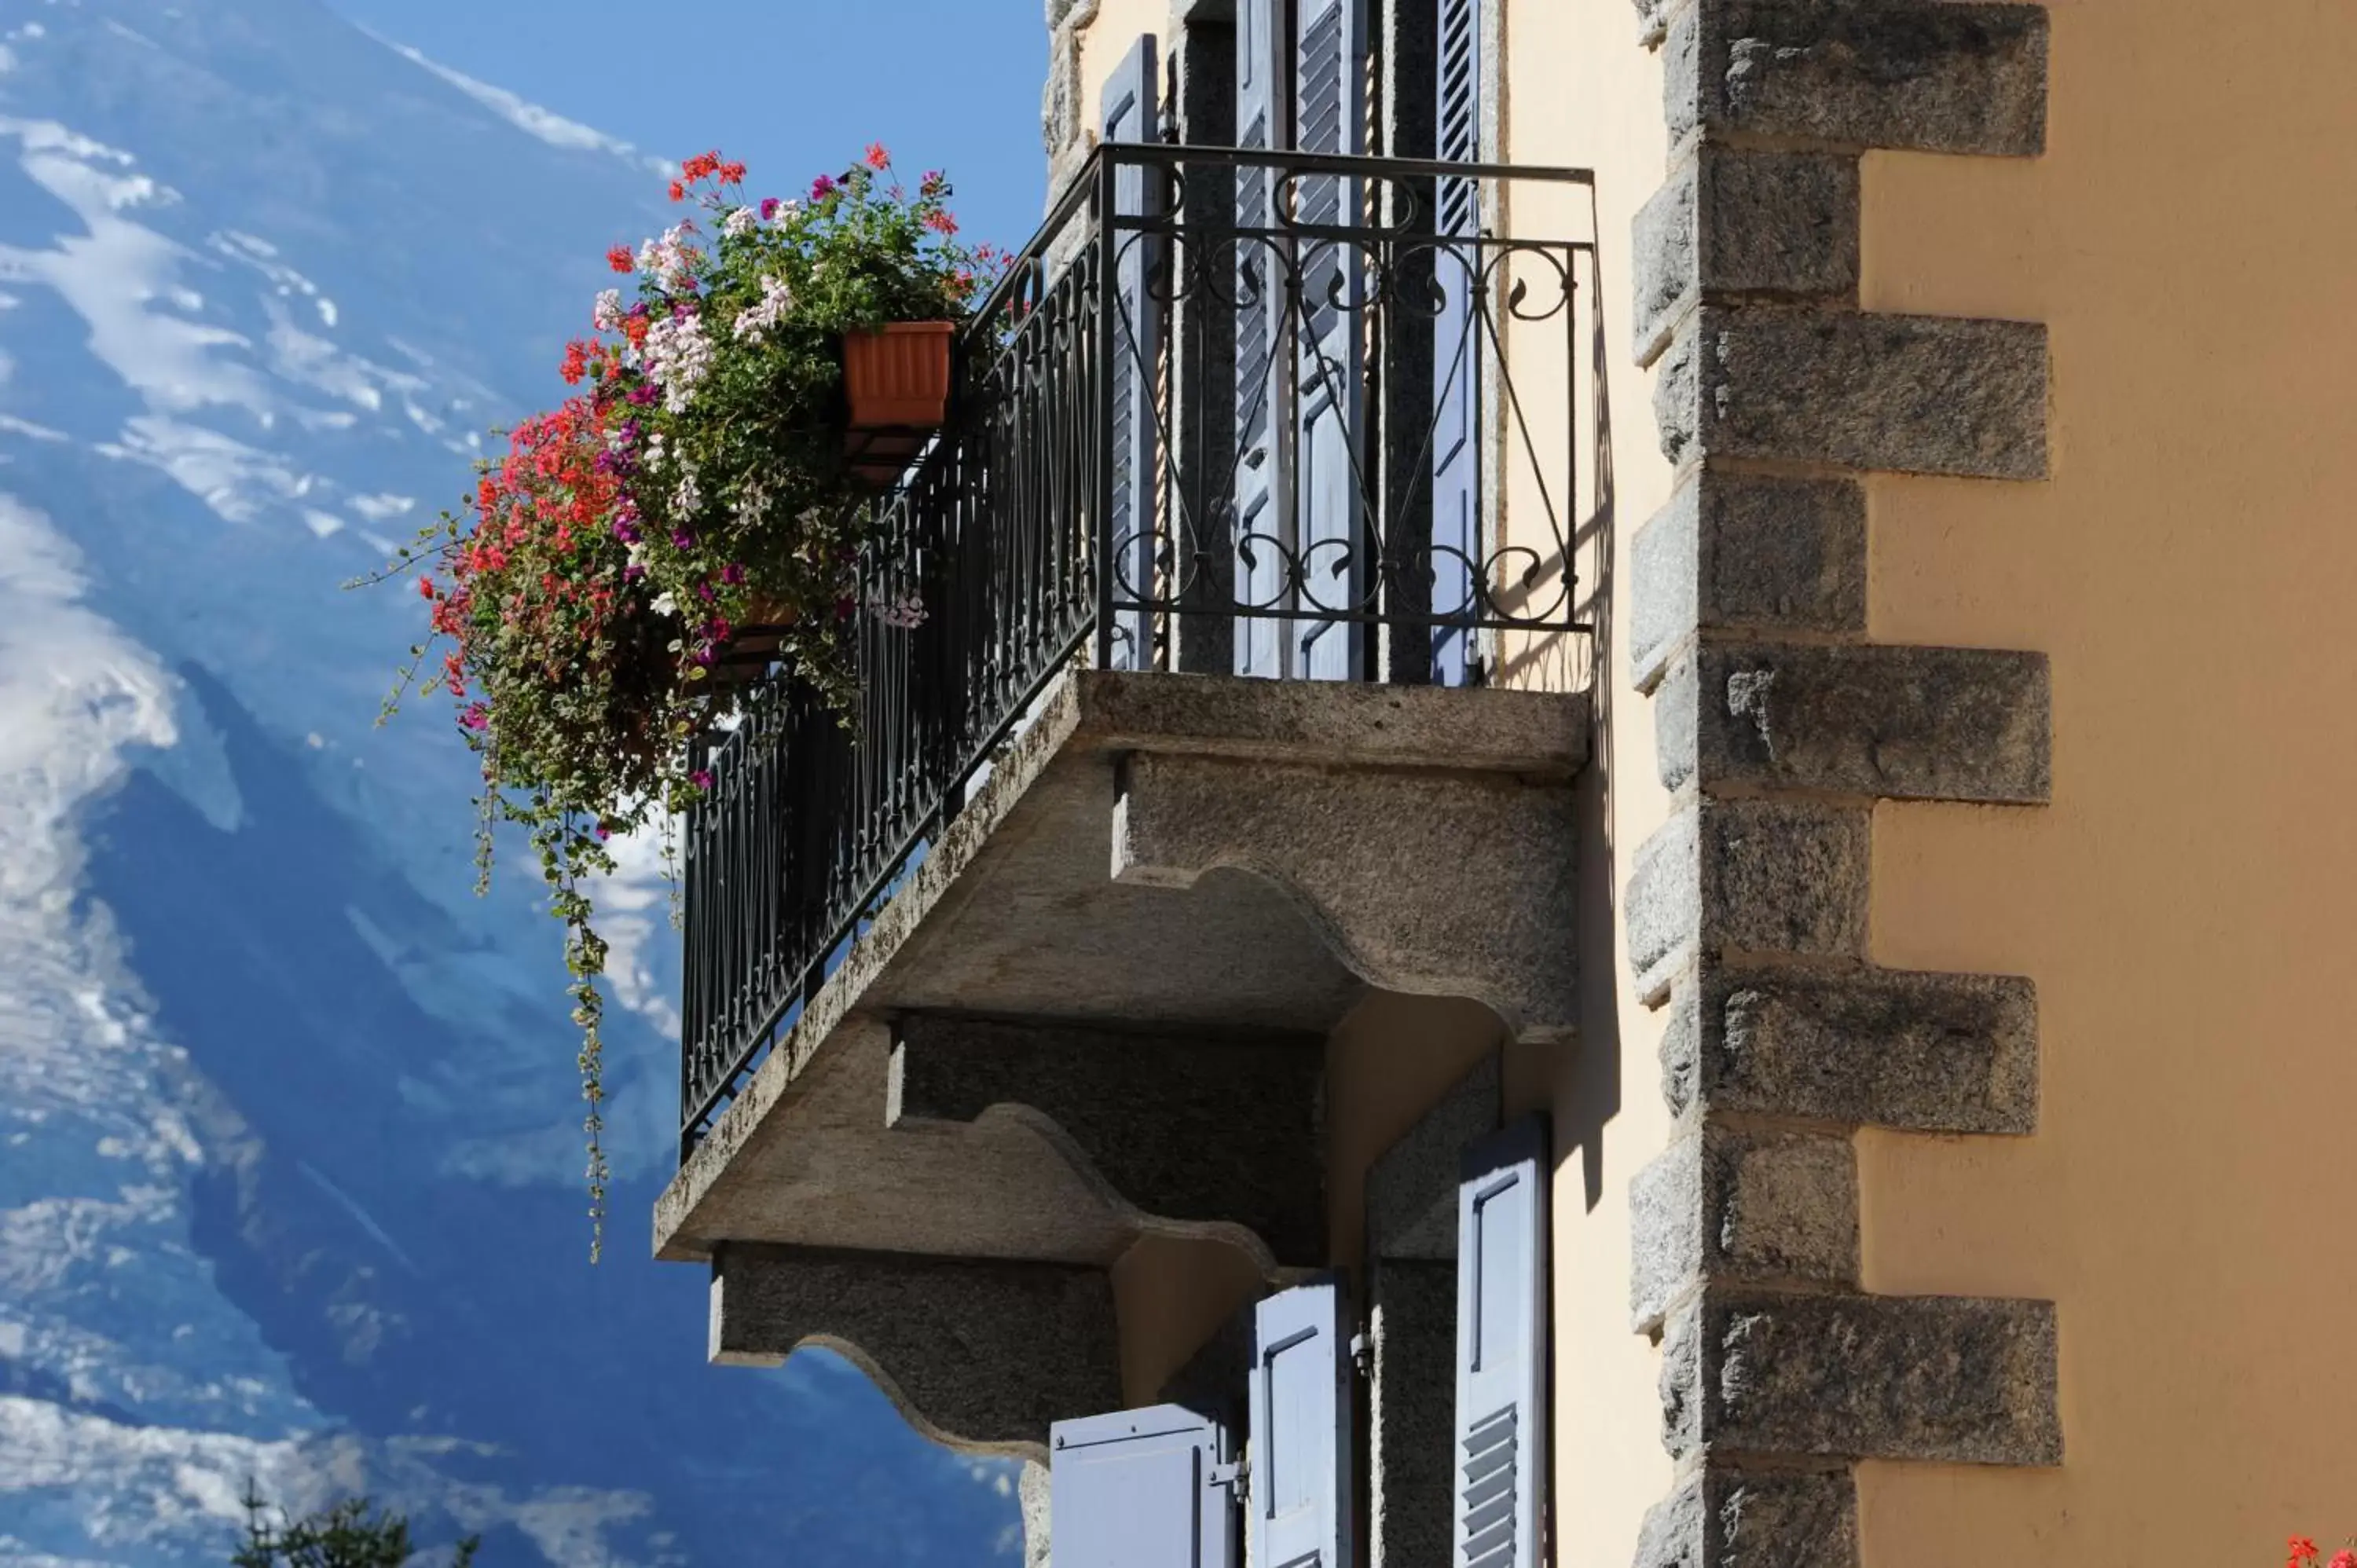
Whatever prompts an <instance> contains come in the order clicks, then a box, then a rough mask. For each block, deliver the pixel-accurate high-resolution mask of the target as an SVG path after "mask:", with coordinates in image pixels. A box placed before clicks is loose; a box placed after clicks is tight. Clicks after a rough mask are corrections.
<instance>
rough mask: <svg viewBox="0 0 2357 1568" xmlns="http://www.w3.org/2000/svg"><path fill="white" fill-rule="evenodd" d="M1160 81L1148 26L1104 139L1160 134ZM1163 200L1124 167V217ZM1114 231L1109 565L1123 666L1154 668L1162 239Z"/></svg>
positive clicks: (1145, 174)
mask: <svg viewBox="0 0 2357 1568" xmlns="http://www.w3.org/2000/svg"><path fill="white" fill-rule="evenodd" d="M1159 86H1160V82H1159V75H1158V72H1157V70H1156V66H1155V50H1154V35H1153V34H1151V33H1142V34H1140V35H1139V36H1138V39H1137V42H1136V43H1135V44H1134V45H1133V46H1131V48H1130V51H1129V53H1128V54H1127V55H1125V56H1124V57H1123V59H1122V62H1121V64H1120V65H1118V66H1116V67H1114V72H1113V75H1112V76H1110V77H1108V78H1107V79H1106V80H1105V85H1104V91H1103V97H1102V98H1101V100H1100V102H1099V109H1100V111H1101V113H1102V115H1103V119H1102V121H1101V129H1102V132H1103V140H1104V141H1106V142H1133V143H1135V142H1151V141H1155V140H1157V139H1158V137H1159V134H1160V130H1161V124H1160V119H1161V116H1160V96H1159ZM1161 197H1162V182H1161V180H1160V179H1158V178H1157V177H1155V176H1154V175H1153V173H1152V172H1151V171H1149V170H1146V169H1144V168H1140V167H1137V166H1134V165H1133V166H1128V167H1125V168H1121V169H1119V170H1118V171H1117V172H1116V175H1115V177H1114V212H1115V215H1116V216H1119V217H1126V218H1146V217H1151V216H1153V214H1154V212H1155V211H1156V210H1157V207H1158V204H1159V202H1160V200H1161ZM1111 232H1112V235H1113V241H1112V243H1113V248H1114V252H1113V256H1112V258H1111V272H1112V276H1113V290H1114V318H1115V319H1114V334H1113V363H1112V364H1111V365H1109V366H1107V367H1106V371H1105V373H1106V377H1107V379H1108V381H1110V383H1111V385H1110V387H1109V388H1108V392H1109V393H1110V395H1111V397H1112V399H1113V519H1112V523H1113V526H1112V527H1111V528H1110V529H1109V530H1108V531H1107V537H1108V538H1109V539H1110V540H1111V541H1112V557H1113V558H1112V560H1111V561H1110V562H1109V563H1108V564H1109V565H1110V566H1111V568H1112V570H1113V574H1114V577H1113V583H1114V591H1113V602H1114V626H1113V666H1114V668H1115V669H1117V670H1145V669H1148V668H1150V667H1151V666H1152V665H1153V663H1154V643H1153V631H1154V618H1153V616H1152V614H1151V613H1150V612H1149V611H1148V610H1147V609H1146V606H1147V605H1149V604H1151V603H1152V602H1153V599H1154V588H1155V584H1154V554H1155V551H1154V543H1155V530H1156V526H1157V519H1156V510H1155V504H1154V503H1155V488H1156V487H1155V478H1156V473H1157V468H1158V467H1159V463H1158V452H1157V440H1156V429H1155V419H1154V389H1155V375H1156V363H1157V358H1158V356H1159V353H1160V344H1161V334H1160V331H1159V330H1158V323H1157V311H1158V309H1159V302H1158V301H1157V299H1156V298H1155V294H1156V290H1155V289H1154V287H1153V286H1152V283H1151V280H1152V278H1153V274H1154V268H1155V264H1156V262H1157V255H1156V243H1157V237H1156V236H1155V235H1153V234H1150V233H1146V232H1144V231H1139V230H1135V229H1127V230H1125V229H1122V228H1119V227H1115V228H1114V229H1113V230H1112V231H1111Z"/></svg>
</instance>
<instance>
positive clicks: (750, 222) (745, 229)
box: [720, 207, 761, 239]
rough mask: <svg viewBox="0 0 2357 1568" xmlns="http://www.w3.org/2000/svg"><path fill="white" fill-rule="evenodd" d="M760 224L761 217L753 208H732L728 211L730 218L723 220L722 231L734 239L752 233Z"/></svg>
mask: <svg viewBox="0 0 2357 1568" xmlns="http://www.w3.org/2000/svg"><path fill="white" fill-rule="evenodd" d="M760 224H761V215H760V214H759V213H758V212H756V211H754V210H753V209H751V208H749V207H732V208H730V209H728V216H727V217H726V218H725V219H723V220H721V222H720V231H721V232H722V233H724V234H726V235H727V236H729V237H730V238H731V239H734V238H736V237H737V236H738V235H740V234H749V233H751V232H752V231H754V230H755V229H758V228H759V227H760Z"/></svg>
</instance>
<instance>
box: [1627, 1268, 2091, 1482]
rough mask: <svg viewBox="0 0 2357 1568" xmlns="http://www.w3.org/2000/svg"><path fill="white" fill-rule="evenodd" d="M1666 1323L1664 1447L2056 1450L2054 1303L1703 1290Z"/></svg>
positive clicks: (1944, 1452) (1994, 1457)
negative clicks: (1669, 1350) (1670, 1350)
mask: <svg viewBox="0 0 2357 1568" xmlns="http://www.w3.org/2000/svg"><path fill="white" fill-rule="evenodd" d="M1671 1323H1672V1325H1673V1326H1672V1328H1671V1331H1670V1334H1669V1336H1668V1337H1669V1339H1670V1340H1671V1341H1672V1342H1674V1344H1675V1345H1676V1347H1677V1352H1676V1354H1675V1355H1674V1356H1665V1357H1664V1360H1663V1373H1662V1377H1663V1441H1664V1442H1665V1443H1666V1444H1668V1445H1669V1447H1670V1451H1671V1452H1672V1453H1673V1454H1676V1455H1684V1454H1687V1453H1690V1452H1692V1451H1693V1450H1695V1448H1697V1447H1702V1448H1706V1449H1708V1450H1710V1451H1712V1452H1714V1453H1720V1454H1730V1455H1738V1454H1739V1455H1780V1456H1792V1457H1795V1458H1846V1459H1920V1460H1929V1461H1933V1462H1936V1463H1942V1464H1957V1465H2059V1464H2061V1461H2062V1429H2061V1418H2060V1416H2059V1415H2058V1413H2057V1412H2056V1405H2055V1329H2054V1305H2053V1304H2052V1303H2051V1302H2043V1301H2019V1300H2006V1299H1995V1298H1984V1297H1977V1296H1877V1295H1797V1294H1765V1293H1755V1292H1747V1291H1740V1290H1724V1291H1722V1290H1720V1289H1718V1288H1717V1287H1715V1286H1714V1287H1712V1288H1711V1289H1709V1290H1706V1291H1705V1292H1704V1293H1703V1294H1701V1295H1700V1296H1698V1297H1695V1298H1691V1299H1690V1300H1689V1301H1688V1303H1687V1304H1686V1305H1684V1307H1682V1308H1680V1310H1679V1311H1678V1313H1677V1314H1676V1315H1675V1316H1674V1317H1673V1318H1672V1319H1671Z"/></svg>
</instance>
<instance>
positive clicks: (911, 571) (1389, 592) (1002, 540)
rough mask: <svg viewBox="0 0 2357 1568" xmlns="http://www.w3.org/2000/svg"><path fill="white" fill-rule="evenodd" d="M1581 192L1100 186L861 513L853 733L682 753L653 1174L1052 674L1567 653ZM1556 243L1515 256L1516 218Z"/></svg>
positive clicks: (1583, 351)
mask: <svg viewBox="0 0 2357 1568" xmlns="http://www.w3.org/2000/svg"><path fill="white" fill-rule="evenodd" d="M1589 190H1590V186H1589V180H1588V177H1587V175H1586V174H1584V173H1582V172H1580V171H1577V170H1568V169H1555V170H1547V169H1524V168H1515V167H1500V166H1484V165H1471V164H1443V163H1432V162H1421V161H1414V160H1399V159H1374V158H1346V157H1333V156H1316V155H1309V154H1273V155H1272V154H1256V153H1249V152H1242V151H1236V150H1232V149H1205V148H1200V147H1182V146H1161V145H1113V146H1107V147H1103V148H1101V149H1099V151H1098V152H1097V154H1096V155H1095V156H1094V158H1093V159H1092V162H1091V164H1090V165H1089V166H1088V168H1087V169H1086V170H1085V171H1084V173H1083V175H1082V177H1080V178H1079V179H1078V180H1076V181H1075V182H1074V183H1073V185H1072V186H1071V187H1070V188H1068V189H1067V191H1066V192H1065V193H1064V195H1063V197H1062V198H1061V199H1060V200H1059V202H1058V203H1057V205H1056V207H1055V208H1054V209H1052V211H1051V212H1050V214H1049V219H1048V220H1047V222H1046V224H1045V225H1044V226H1043V227H1042V229H1041V230H1040V231H1039V234H1038V236H1036V237H1035V238H1034V239H1033V241H1032V242H1031V243H1030V245H1029V246H1028V248H1027V249H1026V250H1025V251H1024V252H1022V253H1021V254H1020V255H1019V256H1017V258H1016V259H1015V261H1014V263H1012V265H1011V266H1010V267H1009V269H1008V272H1007V274H1006V277H1005V278H1004V279H1003V281H1002V282H1001V283H1000V285H999V286H998V287H997V288H996V291H995V292H994V294H993V295H992V296H991V298H990V299H989V300H988V301H987V302H986V304H985V307H984V308H983V310H982V311H981V312H980V313H979V315H978V316H977V317H976V320H975V323H974V326H973V327H972V328H969V329H968V331H967V332H966V334H965V336H964V338H963V341H962V346H961V354H962V360H963V368H962V373H961V382H960V394H959V397H958V399H957V403H956V406H955V407H954V409H953V410H952V417H951V421H950V424H948V426H947V427H946V428H945V429H944V430H943V431H942V434H941V436H940V438H939V439H938V440H936V441H934V442H932V443H931V446H929V448H928V449H927V450H926V451H925V452H924V453H923V455H922V456H920V458H919V459H918V460H917V461H916V463H915V464H914V465H913V466H912V467H911V468H910V469H909V472H908V473H907V474H906V475H905V476H903V478H902V480H901V483H900V485H899V489H897V490H896V491H895V492H894V493H893V495H892V496H891V498H890V499H888V501H886V502H884V503H882V504H881V505H880V509H879V511H878V514H877V525H876V528H875V530H874V532H873V536H872V541H871V542H870V544H869V546H868V547H867V549H866V551H865V552H864V553H863V557H862V563H861V565H860V568H859V570H860V583H859V585H858V592H857V594H856V600H855V605H854V607H853V608H852V610H851V615H852V618H853V620H854V623H855V624H854V628H853V629H854V633H855V638H856V662H857V670H858V674H859V689H858V694H857V697H856V704H855V711H854V712H853V713H852V714H850V715H849V716H848V719H847V721H846V719H845V717H844V716H842V715H838V714H835V713H834V712H832V711H830V710H829V709H827V708H826V707H825V706H824V705H823V703H820V702H819V701H817V700H816V699H814V698H813V696H812V695H811V694H810V693H807V692H805V691H803V690H802V689H801V688H800V687H799V686H798V685H796V684H795V683H794V682H791V680H787V679H780V678H776V677H771V678H770V679H767V680H765V681H764V682H761V683H759V685H758V686H757V688H756V689H755V691H754V692H753V693H751V695H750V698H749V701H748V712H747V714H746V716H745V718H744V719H743V721H742V722H741V723H740V724H739V725H737V728H735V729H734V730H732V731H730V732H728V733H726V734H725V735H715V736H709V737H706V739H705V740H704V741H702V742H700V743H699V750H700V752H701V754H702V755H701V757H700V759H699V765H700V766H702V767H704V768H707V769H709V770H710V772H711V773H712V774H713V776H714V779H715V784H714V788H713V789H712V791H711V792H710V794H709V795H708V796H707V798H706V799H705V801H704V802H703V803H702V804H700V805H699V806H698V807H697V808H696V809H695V810H694V812H693V813H692V814H691V817H690V820H689V822H688V825H687V854H686V863H687V865H686V882H687V888H686V927H687V929H686V954H685V998H684V1008H683V1014H684V1017H683V1044H682V1056H681V1075H680V1091H681V1104H682V1147H683V1152H684V1151H685V1150H687V1149H690V1148H692V1147H693V1146H694V1143H695V1141H696V1140H697V1139H698V1138H699V1137H700V1136H701V1135H702V1134H703V1133H704V1132H705V1131H706V1130H707V1129H708V1128H709V1126H710V1125H711V1122H712V1121H713V1120H714V1118H715V1117H716V1116H717V1115H718V1114H719V1112H721V1111H722V1110H723V1109H725V1108H726V1104H727V1102H728V1101H729V1099H730V1098H731V1097H732V1096H733V1095H734V1094H735V1093H736V1091H737V1089H738V1087H739V1086H740V1085H741V1084H742V1083H743V1081H744V1079H746V1077H747V1075H748V1074H749V1073H750V1072H751V1070H752V1069H754V1068H755V1067H756V1066H757V1065H758V1064H759V1061H760V1059H761V1058H762V1056H763V1055H764V1054H765V1053H766V1052H767V1050H768V1048H769V1047H770V1044H771V1043H773V1042H774V1040H775V1039H776V1038H777V1037H778V1036H779V1035H780V1033H781V1031H782V1030H783V1029H785V1028H786V1027H787V1026H790V1025H791V1022H792V1020H793V1018H794V1016H795V1015H796V1014H797V1011H798V1009H799V1007H800V1004H802V1002H803V1001H804V1000H806V999H807V998H808V997H809V996H811V995H813V994H814V993H815V992H816V991H817V988H818V987H819V985H820V984H821V983H822V982H823V980H824V978H825V976H826V974H827V973H828V972H830V970H831V968H832V966H833V964H834V962H835V961H837V960H838V959H839V957H840V955H841V953H842V952H843V951H844V950H845V948H846V946H847V944H848V943H849V942H850V941H851V940H853V939H854V938H855V937H856V934H857V932H858V930H859V929H860V927H861V925H862V924H863V922H865V921H866V920H867V919H869V918H872V916H873V915H874V913H875V912H876V911H877V909H878V908H880V907H881V906H882V904H883V903H884V902H885V901H886V900H887V899H888V897H890V896H891V893H892V892H893V890H894V889H895V887H896V886H897V885H898V883H899V879H900V878H902V877H903V876H905V875H908V873H909V871H910V870H911V869H912V868H913V867H914V866H915V865H917V864H919V863H920V860H921V857H922V855H923V854H924V853H925V851H926V848H927V846H928V845H929V844H930V843H931V842H932V841H933V840H934V838H935V837H936V836H937V835H938V834H939V832H941V830H942V827H943V825H944V824H945V823H946V822H947V821H948V820H949V818H950V817H951V816H952V815H953V814H954V813H955V811H957V810H958V808H959V806H960V805H961V804H962V803H963V799H964V797H965V795H966V793H967V791H968V790H969V789H970V788H971V787H972V785H973V781H974V779H975V777H976V776H977V774H978V773H980V772H981V770H982V769H983V768H984V767H985V765H986V763H987V761H988V759H989V757H990V756H991V754H992V752H993V750H994V749H995V748H996V746H998V745H999V744H1000V743H1001V742H1002V741H1004V740H1005V739H1006V737H1007V736H1009V735H1011V734H1012V733H1013V732H1014V731H1015V730H1016V729H1017V727H1018V726H1019V725H1020V724H1021V722H1022V721H1023V718H1024V715H1025V714H1026V712H1027V710H1028V708H1029V707H1030V706H1031V705H1032V704H1033V703H1034V702H1035V700H1036V699H1037V698H1038V697H1039V695H1040V693H1042V692H1043V691H1044V690H1045V689H1046V688H1047V686H1048V685H1049V682H1051V681H1052V680H1053V679H1054V678H1055V677H1056V676H1057V675H1058V674H1059V673H1060V672H1061V671H1064V670H1065V669H1067V668H1069V667H1071V665H1072V664H1074V663H1075V662H1078V661H1082V660H1086V661H1090V662H1093V663H1094V664H1096V665H1098V666H1100V667H1104V668H1126V669H1137V670H1146V669H1153V670H1169V671H1194V672H1219V673H1235V674H1245V675H1260V676H1268V677H1295V678H1303V679H1328V680H1346V681H1374V680H1384V681H1395V682H1420V683H1422V682H1442V683H1478V682H1480V681H1482V680H1483V679H1485V678H1487V676H1488V675H1489V673H1490V671H1491V668H1492V660H1493V657H1494V645H1495V644H1496V642H1497V641H1498V639H1501V637H1514V636H1522V637H1524V638H1530V637H1544V636H1545V635H1547V634H1550V633H1564V632H1577V631H1581V630H1584V629H1585V628H1584V627H1582V626H1581V625H1580V624H1579V621H1578V618H1577V592H1576V589H1577V585H1576V583H1575V581H1574V576H1573V570H1572V561H1573V542H1574V540H1573V531H1574V520H1575V518H1576V517H1577V516H1581V515H1585V513H1584V512H1583V511H1582V510H1581V509H1583V508H1586V507H1588V506H1590V505H1592V504H1593V502H1594V499H1595V495H1596V490H1595V484H1596V480H1597V478H1598V474H1597V472H1596V470H1597V468H1598V465H1596V464H1595V463H1593V462H1587V463H1583V462H1582V461H1581V460H1580V458H1579V456H1578V454H1579V452H1580V451H1581V449H1582V445H1583V442H1585V443H1586V444H1587V446H1589V447H1590V448H1593V447H1594V446H1597V445H1598V443H1600V441H1601V438H1602V426H1603V423H1604V422H1603V420H1602V418H1601V402H1600V399H1601V389H1600V385H1598V383H1597V381H1596V375H1595V366H1596V364H1597V363H1598V330H1599V324H1598V317H1597V315H1596V308H1595V298H1596V294H1597V290H1596V288H1595V286H1594V271H1595V262H1596V252H1595V244H1594V240H1593V237H1592V236H1593V228H1592V223H1593V205H1592V202H1591V201H1590V199H1589ZM1517 209H1522V210H1523V211H1527V212H1537V213H1541V214H1544V216H1546V217H1549V218H1553V219H1555V220H1557V221H1560V222H1561V223H1563V224H1564V225H1565V227H1566V228H1569V229H1571V230H1573V231H1576V232H1577V234H1578V235H1579V236H1580V237H1578V238H1574V239H1568V240H1544V241H1543V240H1536V239H1530V238H1524V237H1522V236H1520V235H1519V234H1517V233H1516V232H1515V227H1514V224H1513V223H1512V217H1513V215H1514V213H1515V212H1516V210H1517Z"/></svg>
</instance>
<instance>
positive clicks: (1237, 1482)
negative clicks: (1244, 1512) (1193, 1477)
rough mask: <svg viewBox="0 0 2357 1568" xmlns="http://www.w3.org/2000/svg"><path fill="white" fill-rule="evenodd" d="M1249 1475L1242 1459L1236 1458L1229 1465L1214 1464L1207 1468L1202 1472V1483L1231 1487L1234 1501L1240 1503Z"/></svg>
mask: <svg viewBox="0 0 2357 1568" xmlns="http://www.w3.org/2000/svg"><path fill="white" fill-rule="evenodd" d="M1249 1475H1250V1472H1248V1471H1247V1470H1246V1469H1245V1468H1244V1465H1243V1461H1242V1460H1237V1461H1236V1462H1235V1463H1233V1464H1231V1465H1214V1466H1211V1468H1210V1469H1209V1470H1206V1471H1204V1472H1203V1485H1205V1486H1206V1487H1233V1488H1234V1489H1235V1494H1236V1501H1237V1502H1238V1503H1242V1502H1243V1500H1244V1492H1245V1490H1246V1487H1247V1485H1248V1477H1249Z"/></svg>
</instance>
